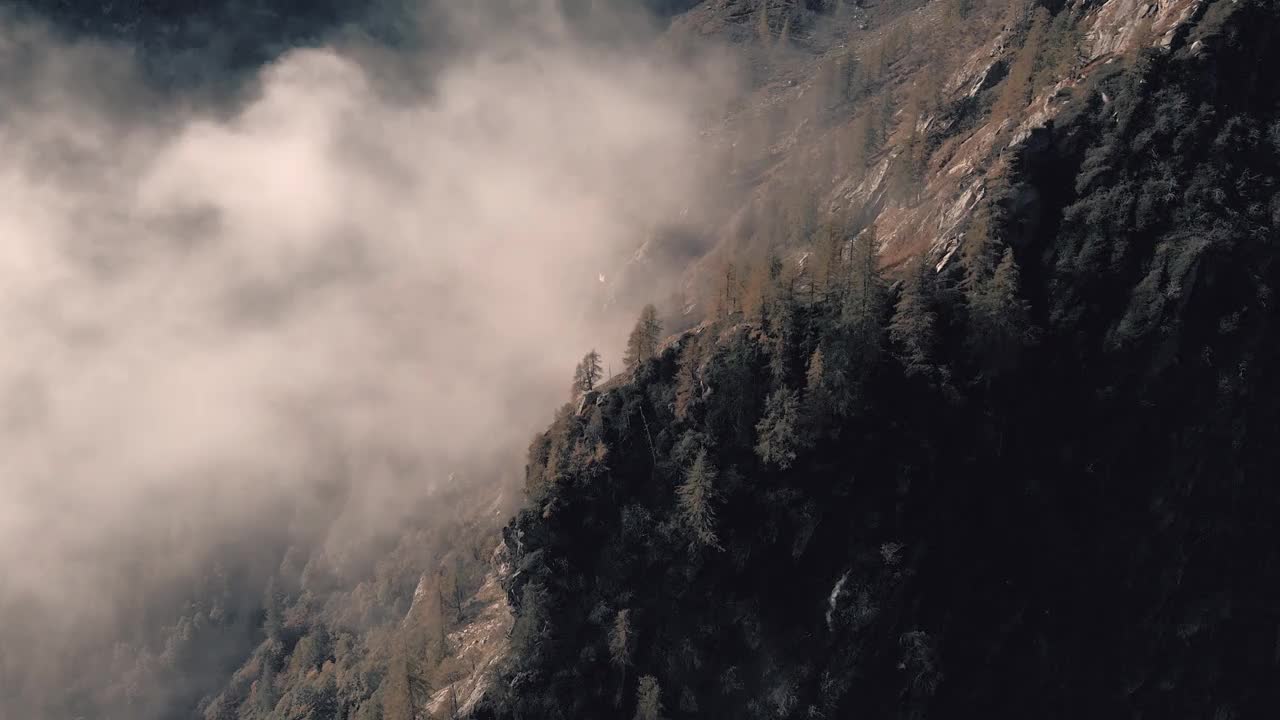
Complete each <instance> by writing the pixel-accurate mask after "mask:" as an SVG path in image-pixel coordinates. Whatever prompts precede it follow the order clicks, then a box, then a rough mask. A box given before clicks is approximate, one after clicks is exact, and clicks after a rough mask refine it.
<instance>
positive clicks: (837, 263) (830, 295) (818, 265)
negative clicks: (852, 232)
mask: <svg viewBox="0 0 1280 720" xmlns="http://www.w3.org/2000/svg"><path fill="white" fill-rule="evenodd" d="M844 244H845V238H844V233H843V232H842V231H841V229H840V228H839V226H838V225H837V224H836V223H835V222H826V223H823V225H822V229H821V230H819V232H818V235H817V238H816V239H815V242H814V255H813V281H814V283H815V284H817V285H820V286H821V291H822V293H823V295H824V296H826V298H827V299H828V300H835V301H837V302H838V301H840V300H842V299H843V298H844V294H845V290H846V288H847V286H848V283H847V282H846V274H845V272H844Z"/></svg>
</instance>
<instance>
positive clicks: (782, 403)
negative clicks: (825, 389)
mask: <svg viewBox="0 0 1280 720" xmlns="http://www.w3.org/2000/svg"><path fill="white" fill-rule="evenodd" d="M799 419H800V398H799V397H797V396H796V392H795V391H794V390H792V389H790V388H786V387H784V388H781V389H779V390H775V391H774V392H772V393H771V394H770V395H769V398H768V400H767V401H766V402H765V412H764V417H763V418H761V420H760V422H759V424H757V425H756V437H757V438H758V441H757V443H756V448H755V449H756V454H757V455H759V456H760V459H761V460H762V461H764V462H766V463H769V464H771V465H777V466H778V467H779V468H781V469H783V470H786V469H787V468H789V467H791V463H793V462H795V460H796V453H797V451H798V450H799V448H800V446H801V444H802V442H803V441H802V440H801V438H800V433H799V424H800V423H799Z"/></svg>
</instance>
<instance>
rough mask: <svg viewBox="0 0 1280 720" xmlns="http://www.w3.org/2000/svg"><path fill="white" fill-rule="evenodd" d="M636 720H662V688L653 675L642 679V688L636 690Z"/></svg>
mask: <svg viewBox="0 0 1280 720" xmlns="http://www.w3.org/2000/svg"><path fill="white" fill-rule="evenodd" d="M635 720H662V688H661V687H659V686H658V679H657V678H655V677H654V676H652V675H645V676H644V677H642V678H640V687H639V688H637V689H636V717H635Z"/></svg>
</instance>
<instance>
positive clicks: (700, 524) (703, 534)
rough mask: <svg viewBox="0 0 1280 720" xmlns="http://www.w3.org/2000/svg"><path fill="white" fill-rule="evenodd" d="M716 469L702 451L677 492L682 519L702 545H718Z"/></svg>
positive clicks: (695, 539) (716, 546) (715, 546)
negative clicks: (715, 506)
mask: <svg viewBox="0 0 1280 720" xmlns="http://www.w3.org/2000/svg"><path fill="white" fill-rule="evenodd" d="M716 475H717V473H716V469H715V466H713V465H712V464H711V460H710V459H708V458H707V451H706V450H702V451H700V452H699V453H698V457H697V458H696V459H695V460H694V461H693V466H692V467H690V468H689V471H688V472H687V473H686V474H685V481H684V484H683V485H681V486H680V488H679V489H678V490H677V491H676V495H677V500H678V504H679V508H680V518H681V520H682V521H683V522H684V525H685V527H687V528H688V529H689V532H690V533H691V534H692V535H693V538H694V541H695V542H696V543H697V544H699V545H705V546H708V547H714V548H718V547H719V544H718V543H719V538H717V536H716V529H715V525H716V513H715V508H713V507H712V504H713V503H714V502H715V500H716V489H715V482H716Z"/></svg>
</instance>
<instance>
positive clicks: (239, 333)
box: [0, 3, 730, 645]
mask: <svg viewBox="0 0 1280 720" xmlns="http://www.w3.org/2000/svg"><path fill="white" fill-rule="evenodd" d="M517 5H528V6H533V5H535V3H517ZM454 19H455V20H456V21H457V27H458V28H460V29H461V30H460V33H461V35H460V36H461V37H462V38H463V40H462V42H460V47H462V48H464V51H463V52H460V53H459V54H458V55H456V56H455V57H454V58H453V59H452V61H450V62H449V63H448V64H446V65H444V66H440V65H433V66H432V67H429V68H428V67H426V66H425V65H423V66H421V67H418V66H415V61H414V59H413V58H406V57H403V56H401V57H396V58H394V62H395V64H396V72H395V73H392V72H389V71H387V70H388V68H386V67H383V66H381V65H380V64H379V62H381V61H377V62H375V61H371V60H369V59H368V58H371V57H378V56H379V53H377V52H360V51H357V50H354V49H342V50H339V49H334V48H312V49H306V50H298V51H294V52H289V53H287V54H285V55H283V56H282V57H280V58H279V60H278V61H276V62H274V63H273V64H271V65H270V66H268V67H265V68H263V69H262V71H261V73H260V75H259V76H258V77H257V78H256V79H255V81H256V83H257V85H256V86H252V87H251V89H250V90H248V91H246V100H245V101H244V102H243V103H242V104H240V105H239V106H237V107H235V108H233V109H230V110H227V109H225V108H224V109H222V110H221V111H219V112H216V113H215V112H213V111H212V110H202V109H199V108H201V107H203V106H202V105H200V104H199V103H194V102H189V101H187V100H186V99H185V98H183V97H182V96H181V94H178V95H176V96H173V95H170V96H166V97H165V98H164V99H163V100H158V99H157V98H156V96H153V95H152V94H150V93H149V92H148V91H147V90H146V88H144V87H143V86H142V83H141V81H140V80H138V79H137V75H136V73H135V71H134V69H133V66H132V60H131V59H130V55H129V53H128V52H127V48H118V47H117V48H111V47H104V46H95V45H92V44H87V43H84V42H81V43H79V44H69V43H68V42H66V41H53V40H51V39H50V38H49V36H48V35H46V34H45V33H44V32H43V31H42V30H40V29H39V28H35V27H32V26H30V25H19V24H16V23H15V22H13V21H12V20H7V19H6V20H0V59H9V60H13V59H14V58H15V57H17V56H18V55H21V56H22V57H23V58H24V59H25V61H26V65H24V67H23V68H22V71H21V72H18V71H9V72H5V73H2V74H0V80H2V82H0V108H2V109H0V157H4V158H5V162H4V163H3V164H0V337H2V338H3V343H4V352H3V353H0V609H2V608H4V607H5V606H6V605H7V604H10V603H13V602H15V601H16V600H17V599H22V600H24V601H32V602H34V603H35V604H37V605H39V606H40V607H41V608H42V612H43V613H45V616H44V617H45V619H46V620H48V621H49V622H50V623H51V625H50V628H49V630H50V633H55V632H57V631H68V630H69V629H70V628H72V627H75V626H76V625H77V623H78V622H96V621H98V620H99V619H101V618H106V617H110V615H111V610H112V607H113V601H114V598H113V595H112V592H113V591H112V588H113V587H114V586H113V584H112V581H113V578H115V577H116V576H117V575H118V572H119V567H118V565H119V564H120V563H123V562H126V561H129V562H136V560H137V553H138V552H140V549H148V550H149V551H151V552H154V563H156V564H157V565H159V566H164V565H166V564H168V563H186V562H198V561H199V559H200V558H202V557H204V555H203V552H204V548H203V547H202V545H201V544H203V543H207V544H210V545H212V544H213V543H215V542H217V541H218V539H219V538H220V533H228V532H232V531H233V529H235V528H239V527H241V526H242V525H243V524H244V523H245V522H247V520H246V518H251V517H256V516H253V515H252V513H251V511H250V508H253V507H254V506H256V505H261V504H263V503H265V502H266V501H269V500H273V499H275V498H278V497H282V496H283V497H287V496H288V494H289V493H291V492H295V491H296V490H297V489H298V488H299V487H301V486H303V485H305V484H306V483H308V482H310V481H311V479H312V478H315V477H319V476H325V475H331V474H332V473H334V472H339V470H337V469H335V467H334V465H335V464H338V465H341V470H340V472H342V473H345V474H347V475H349V476H352V477H357V478H359V487H360V488H361V492H363V493H366V494H367V495H368V498H371V499H370V500H369V501H368V502H364V503H362V507H364V508H365V509H366V510H368V512H369V515H368V521H369V522H377V521H378V518H380V517H383V515H380V513H388V512H392V511H393V509H394V508H396V507H404V506H405V503H404V502H403V497H402V496H401V495H400V494H401V493H406V492H413V490H412V489H411V488H414V487H421V486H422V485H423V484H424V483H425V482H428V481H429V478H423V477H409V478H406V477H404V475H405V473H395V472H385V471H380V470H378V468H380V467H383V465H385V463H384V462H383V461H384V460H385V459H386V458H396V459H398V460H401V461H403V462H404V464H405V465H406V466H409V467H415V468H421V469H422V471H421V472H422V473H423V474H427V475H430V474H431V473H437V472H438V473H444V474H447V473H448V472H449V471H451V470H453V469H456V468H458V467H461V466H464V465H465V464H467V463H468V462H469V461H470V460H471V459H473V458H476V457H482V456H484V455H486V454H492V453H494V452H495V450H496V449H499V448H510V447H517V446H518V447H523V445H524V444H525V443H526V442H527V439H528V435H529V433H530V432H531V431H532V430H534V429H535V428H536V427H537V426H538V425H540V424H542V423H543V421H545V420H546V419H548V418H549V417H550V413H551V411H552V409H553V407H554V404H555V403H557V402H561V401H563V400H564V399H565V396H566V395H567V392H568V390H567V388H568V380H569V378H570V374H571V370H572V367H573V363H574V362H575V361H576V359H577V358H578V357H580V356H581V355H582V354H583V353H584V352H586V351H587V350H589V349H591V348H592V347H598V348H600V349H601V350H602V351H606V353H607V354H608V355H612V356H614V357H616V355H617V353H616V351H617V350H618V349H619V348H620V346H621V344H622V340H623V338H624V336H625V331H626V327H624V326H623V325H622V324H620V320H619V318H618V317H616V316H609V315H605V314H601V313H599V312H597V311H596V310H595V308H596V307H598V305H599V303H600V299H601V297H602V294H601V287H600V282H599V279H598V278H599V274H600V273H605V274H606V275H607V276H611V275H612V273H613V272H614V271H615V269H616V266H617V263H618V258H619V257H623V256H626V255H629V254H630V253H631V252H632V251H633V250H634V249H635V247H636V246H637V245H638V244H639V243H640V242H642V241H643V240H644V239H645V237H646V233H648V232H650V231H651V229H652V228H653V227H654V225H655V224H656V223H660V222H663V221H666V220H669V219H670V218H672V217H676V216H678V215H679V214H680V213H681V212H682V210H684V209H685V208H687V207H688V206H689V205H690V204H696V203H697V202H698V198H699V196H700V194H701V193H702V192H703V190H704V188H703V186H702V181H701V179H700V178H701V175H700V173H699V171H698V167H697V165H696V163H694V162H693V161H692V160H691V158H692V157H694V155H695V150H696V144H697V139H698V122H699V120H698V118H699V115H698V113H699V112H701V111H703V110H705V109H706V108H707V106H708V103H714V102H716V101H717V100H716V98H720V97H723V93H724V92H725V91H726V89H727V88H728V87H729V85H728V82H727V78H728V77H729V76H730V73H728V72H727V70H726V66H724V65H723V64H721V62H720V61H719V60H716V59H714V58H702V59H699V60H697V61H694V62H691V63H690V62H685V63H682V64H680V65H678V66H677V65H676V64H674V63H671V62H668V61H666V60H663V59H661V54H660V53H659V52H657V51H652V50H644V49H643V48H648V47H650V46H648V45H645V44H642V43H637V42H635V41H634V38H632V42H628V43H623V44H620V45H618V47H619V49H618V50H610V49H609V47H610V45H609V44H608V43H598V42H593V43H590V44H588V43H582V42H579V41H577V40H576V39H575V38H574V36H573V34H572V33H571V32H569V31H568V30H566V29H565V28H564V27H563V25H562V24H561V22H560V21H559V18H558V17H557V16H556V14H555V13H554V12H550V11H538V10H536V9H530V7H525V8H524V10H522V11H521V13H520V14H519V15H518V16H516V19H517V20H518V21H512V18H511V17H504V18H503V19H502V20H501V21H498V20H496V19H495V18H494V17H493V16H491V15H489V14H487V13H483V12H479V13H469V14H468V15H467V16H466V17H465V18H454ZM33 48H34V49H35V50H36V51H37V52H34V53H32V52H30V50H31V49H33ZM357 58H360V59H357ZM438 60H439V59H438V58H434V59H433V62H438ZM406 69H408V70H407V71H406ZM415 72H416V73H422V74H428V73H429V74H430V75H431V77H432V78H434V80H435V82H434V83H430V86H431V87H432V92H431V94H430V95H429V96H428V95H423V94H417V93H418V91H416V90H410V89H406V88H405V87H401V86H400V85H398V82H399V81H398V80H397V79H396V78H403V77H412V76H413V74H414V73H415ZM418 86H420V85H418V84H415V85H414V87H418ZM630 310H631V309H627V312H628V313H629V312H630ZM627 320H628V321H629V320H630V318H629V317H628V318H627ZM615 364H616V363H615ZM380 463H381V464H380ZM412 474H416V473H412ZM397 499H398V501H397ZM175 538H176V539H177V540H178V544H177V545H175V544H174V542H175ZM151 561H152V560H150V559H149V560H148V562H151ZM157 574H158V575H163V573H157ZM2 622H3V620H2V619H0V623H2ZM3 635H4V631H3V630H0V642H2V641H3V639H4V638H3ZM53 644H55V643H51V645H53Z"/></svg>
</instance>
